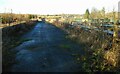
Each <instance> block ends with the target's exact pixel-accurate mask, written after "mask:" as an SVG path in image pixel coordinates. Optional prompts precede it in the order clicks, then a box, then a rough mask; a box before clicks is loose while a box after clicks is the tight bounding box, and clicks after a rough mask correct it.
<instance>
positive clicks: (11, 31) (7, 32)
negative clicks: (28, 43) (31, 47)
mask: <svg viewBox="0 0 120 74" xmlns="http://www.w3.org/2000/svg"><path fill="white" fill-rule="evenodd" d="M37 22H38V21H29V22H25V23H20V24H17V25H14V26H9V27H4V28H2V70H3V72H9V71H10V67H11V66H12V65H13V64H14V63H16V61H15V59H14V58H15V54H16V51H12V50H11V49H12V48H14V47H16V46H18V45H19V44H21V43H22V42H23V41H24V40H19V39H20V37H21V36H22V35H23V34H25V33H27V32H29V31H30V30H31V29H32V28H33V27H34V26H35V25H36V23H37Z"/></svg>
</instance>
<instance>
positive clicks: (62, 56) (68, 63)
mask: <svg viewBox="0 0 120 74" xmlns="http://www.w3.org/2000/svg"><path fill="white" fill-rule="evenodd" d="M65 35H66V33H65V32H63V31H62V30H60V29H58V28H56V27H55V26H53V25H50V24H46V23H44V22H39V23H37V24H36V26H35V27H34V28H33V30H31V31H30V32H29V33H27V34H25V35H23V36H22V39H28V40H29V41H25V42H23V43H22V44H21V45H19V46H17V47H16V48H14V49H13V50H17V51H18V52H17V54H16V59H15V60H16V61H17V62H18V63H16V64H14V65H13V66H12V72H77V71H80V69H81V65H80V64H77V63H76V62H75V57H74V56H72V54H77V53H79V54H82V53H83V52H82V51H81V49H80V46H79V45H77V44H75V43H73V42H72V41H70V40H68V39H66V38H65ZM65 46H66V47H65Z"/></svg>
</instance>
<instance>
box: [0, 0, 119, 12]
mask: <svg viewBox="0 0 120 74" xmlns="http://www.w3.org/2000/svg"><path fill="white" fill-rule="evenodd" d="M119 1H120V0H0V12H1V13H3V12H5V9H6V12H10V9H12V10H13V13H32V14H33V13H34V14H61V13H65V14H83V13H84V12H85V10H86V9H87V8H88V9H89V10H91V9H92V8H93V7H96V8H97V9H102V7H105V9H106V11H107V12H108V11H112V10H113V7H115V10H118V2H119Z"/></svg>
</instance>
